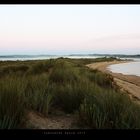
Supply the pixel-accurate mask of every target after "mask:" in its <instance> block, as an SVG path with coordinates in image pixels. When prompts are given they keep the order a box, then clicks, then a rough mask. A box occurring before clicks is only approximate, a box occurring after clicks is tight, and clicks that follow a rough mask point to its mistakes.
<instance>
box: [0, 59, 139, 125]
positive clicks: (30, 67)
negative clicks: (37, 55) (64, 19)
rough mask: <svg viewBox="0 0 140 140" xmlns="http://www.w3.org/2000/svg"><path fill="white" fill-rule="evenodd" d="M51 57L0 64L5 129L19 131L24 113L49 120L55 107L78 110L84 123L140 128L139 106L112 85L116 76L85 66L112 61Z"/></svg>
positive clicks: (0, 112)
mask: <svg viewBox="0 0 140 140" xmlns="http://www.w3.org/2000/svg"><path fill="white" fill-rule="evenodd" d="M112 60H114V58H98V59H68V58H65V59H64V58H59V59H50V60H38V61H16V62H10V61H7V62H0V128H20V127H21V125H22V122H23V121H25V119H26V117H25V116H26V114H25V110H35V111H37V112H40V113H42V114H43V115H45V116H47V115H48V113H51V112H52V111H53V109H52V108H56V109H57V108H61V109H62V110H63V111H64V112H66V113H73V112H75V111H78V115H79V125H80V126H81V127H84V126H85V125H87V126H89V127H91V128H140V121H139V117H140V107H139V105H137V104H134V103H133V102H132V101H131V100H130V99H129V97H128V96H127V95H125V94H123V93H121V92H120V91H118V90H117V88H116V87H114V86H113V84H112V83H113V78H112V77H111V76H110V75H107V74H103V73H101V72H99V71H97V70H90V69H89V68H87V67H85V64H88V63H92V62H102V61H112Z"/></svg>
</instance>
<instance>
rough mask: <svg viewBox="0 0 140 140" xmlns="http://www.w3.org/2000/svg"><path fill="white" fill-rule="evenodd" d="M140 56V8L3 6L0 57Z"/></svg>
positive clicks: (0, 25)
mask: <svg viewBox="0 0 140 140" xmlns="http://www.w3.org/2000/svg"><path fill="white" fill-rule="evenodd" d="M94 53H100V54H104V53H109V54H140V5H0V55H14V54H27V55H29V54H31V55H32V54H33V55H34V54H35V55H36V54H39V55H40V54H94Z"/></svg>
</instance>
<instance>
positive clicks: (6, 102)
mask: <svg viewBox="0 0 140 140" xmlns="http://www.w3.org/2000/svg"><path fill="white" fill-rule="evenodd" d="M24 109H25V108H24V98H23V83H22V81H21V80H19V79H17V78H14V77H12V78H11V77H7V78H5V79H3V81H0V128H2V129H3V128H6V129H10V128H18V127H20V124H21V121H22V119H23V115H24Z"/></svg>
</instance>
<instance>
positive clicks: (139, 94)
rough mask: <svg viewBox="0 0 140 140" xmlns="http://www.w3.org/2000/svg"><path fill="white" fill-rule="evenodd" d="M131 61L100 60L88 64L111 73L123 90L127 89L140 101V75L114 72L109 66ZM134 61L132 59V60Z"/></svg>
mask: <svg viewBox="0 0 140 140" xmlns="http://www.w3.org/2000/svg"><path fill="white" fill-rule="evenodd" d="M127 62H130V61H116V60H115V61H112V62H98V63H92V64H88V65H87V66H88V67H89V68H92V69H98V70H100V71H102V72H104V73H108V74H111V75H112V76H113V77H114V81H115V83H116V84H117V85H118V86H119V88H120V89H121V90H123V91H126V92H127V93H128V94H129V96H130V97H131V98H132V99H134V100H136V101H140V77H139V76H135V75H124V74H121V73H113V72H111V71H110V70H109V69H108V68H107V67H108V66H109V65H112V64H119V63H127ZM131 62H132V61H131Z"/></svg>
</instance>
